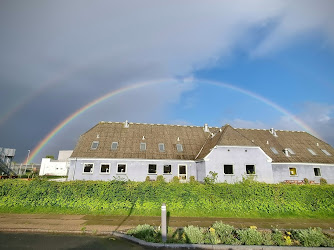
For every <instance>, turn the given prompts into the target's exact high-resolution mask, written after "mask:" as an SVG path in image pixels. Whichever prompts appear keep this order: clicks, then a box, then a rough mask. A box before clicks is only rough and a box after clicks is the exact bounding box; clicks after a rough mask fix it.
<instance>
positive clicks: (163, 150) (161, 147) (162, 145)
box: [159, 143, 165, 152]
mask: <svg viewBox="0 0 334 250" xmlns="http://www.w3.org/2000/svg"><path fill="white" fill-rule="evenodd" d="M159 151H160V152H165V144H163V143H159Z"/></svg>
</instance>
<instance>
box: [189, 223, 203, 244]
mask: <svg viewBox="0 0 334 250" xmlns="http://www.w3.org/2000/svg"><path fill="white" fill-rule="evenodd" d="M184 234H185V237H186V240H187V242H188V243H192V244H200V243H204V235H203V232H202V230H201V229H200V228H199V227H194V226H187V227H185V228H184Z"/></svg>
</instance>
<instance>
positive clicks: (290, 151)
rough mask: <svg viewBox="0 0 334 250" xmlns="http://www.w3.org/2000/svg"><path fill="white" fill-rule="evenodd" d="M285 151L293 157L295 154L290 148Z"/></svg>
mask: <svg viewBox="0 0 334 250" xmlns="http://www.w3.org/2000/svg"><path fill="white" fill-rule="evenodd" d="M286 150H288V151H289V153H290V154H292V155H294V154H295V152H293V150H292V149H291V148H287V149H286Z"/></svg>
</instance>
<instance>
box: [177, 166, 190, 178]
mask: <svg viewBox="0 0 334 250" xmlns="http://www.w3.org/2000/svg"><path fill="white" fill-rule="evenodd" d="M180 166H186V179H185V180H182V179H180ZM182 175H183V174H182ZM177 177H179V180H180V181H181V182H182V181H184V182H186V181H187V180H188V166H187V164H178V165H177Z"/></svg>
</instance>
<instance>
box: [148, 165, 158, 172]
mask: <svg viewBox="0 0 334 250" xmlns="http://www.w3.org/2000/svg"><path fill="white" fill-rule="evenodd" d="M148 173H149V174H156V173H157V165H156V164H149V165H148Z"/></svg>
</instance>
